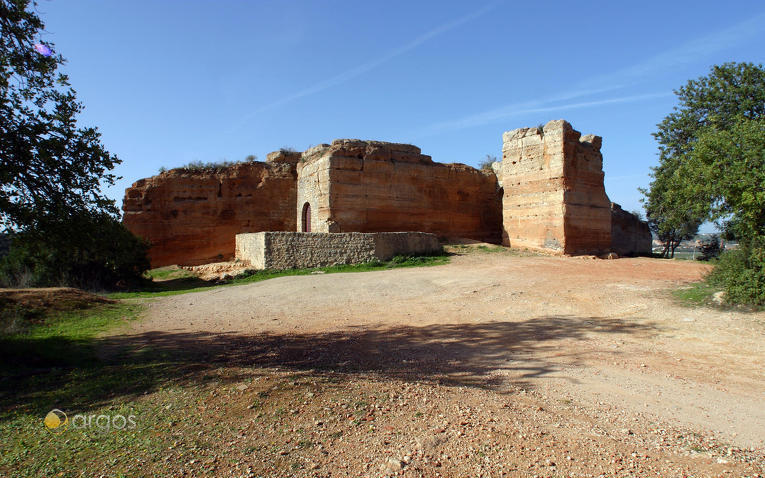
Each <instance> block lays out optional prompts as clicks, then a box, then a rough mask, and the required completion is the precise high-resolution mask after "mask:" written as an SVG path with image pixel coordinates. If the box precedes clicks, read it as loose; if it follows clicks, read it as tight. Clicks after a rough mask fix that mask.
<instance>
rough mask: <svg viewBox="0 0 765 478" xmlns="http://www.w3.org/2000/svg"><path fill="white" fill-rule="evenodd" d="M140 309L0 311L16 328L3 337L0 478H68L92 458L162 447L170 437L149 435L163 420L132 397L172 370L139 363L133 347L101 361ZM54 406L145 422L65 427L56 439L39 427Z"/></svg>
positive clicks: (154, 362)
mask: <svg viewBox="0 0 765 478" xmlns="http://www.w3.org/2000/svg"><path fill="white" fill-rule="evenodd" d="M138 311H139V307H138V306H136V305H130V304H124V303H117V304H96V305H93V306H92V307H86V308H84V309H71V310H59V311H46V310H29V309H20V308H16V307H4V308H3V309H2V311H0V320H1V321H2V323H3V324H5V325H7V324H8V323H9V322H13V323H14V326H13V327H7V326H4V327H3V328H2V332H1V333H0V435H2V436H3V440H2V443H0V475H3V476H30V477H31V476H54V475H55V476H64V475H66V476H69V475H68V474H69V473H73V470H75V469H82V470H84V469H86V467H87V466H88V461H89V460H90V459H91V458H92V457H93V456H94V455H97V454H102V455H101V456H102V457H106V459H108V460H109V461H110V462H111V465H112V466H113V465H114V464H116V463H118V462H123V463H128V462H133V463H134V459H133V458H132V457H133V456H135V455H136V454H145V453H146V454H151V453H156V452H158V451H159V450H161V449H163V448H165V449H166V447H167V443H166V440H168V439H169V438H170V437H169V436H162V437H158V436H157V434H155V433H148V432H147V431H148V430H150V429H151V428H150V427H152V426H153V427H155V428H157V429H158V428H159V427H161V426H163V425H164V426H166V425H167V423H166V421H165V420H164V419H162V418H160V417H162V415H161V413H159V411H158V410H156V409H152V408H151V407H149V406H147V405H145V404H142V403H141V402H140V401H137V399H138V398H139V397H141V396H142V394H143V393H144V392H145V391H149V390H154V389H155V388H157V387H160V386H161V384H162V383H163V382H164V380H165V379H166V378H167V377H169V376H170V375H171V374H170V372H171V371H172V370H174V369H175V368H176V365H175V364H172V363H168V362H167V361H166V360H163V359H162V358H161V357H152V359H151V360H145V359H144V360H141V359H140V356H141V352H139V351H138V349H137V348H134V349H135V350H133V351H132V352H131V353H130V354H128V355H125V356H123V357H119V358H118V359H117V360H107V359H103V358H101V357H99V349H98V347H99V346H100V345H104V342H103V339H102V338H101V336H102V335H103V334H104V333H105V332H108V331H113V330H114V329H115V328H118V327H120V326H121V325H123V324H126V323H127V322H129V321H130V320H133V319H134V318H135V317H136V316H137V313H138ZM136 354H138V355H136ZM145 354H146V352H143V355H145ZM54 408H57V409H61V410H65V411H66V413H68V414H69V415H70V416H69V419H70V420H71V418H72V415H73V414H74V413H82V414H92V415H102V414H106V415H109V416H113V415H115V414H122V415H124V416H127V415H131V414H132V415H136V416H140V418H141V420H143V423H142V427H141V429H139V430H127V431H125V432H120V433H117V432H115V431H114V430H112V431H111V432H110V431H104V430H102V429H99V428H96V427H93V428H90V429H85V430H77V429H73V428H72V426H71V424H70V425H69V426H68V428H67V429H66V431H64V432H63V433H62V434H61V435H56V434H55V433H54V432H51V431H49V430H46V428H45V427H44V426H43V417H44V416H45V415H46V414H47V412H49V411H50V410H52V409H54ZM154 408H158V407H154ZM57 439H60V440H59V441H58V442H57V441H56V440H57ZM107 466H109V465H108V464H107ZM115 476H118V475H115ZM125 476H127V475H125Z"/></svg>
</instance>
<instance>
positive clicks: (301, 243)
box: [236, 232, 441, 269]
mask: <svg viewBox="0 0 765 478" xmlns="http://www.w3.org/2000/svg"><path fill="white" fill-rule="evenodd" d="M439 251H441V245H440V244H439V242H438V238H437V237H436V236H435V235H434V234H426V233H421V232H392V233H366V234H365V233H358V232H351V233H338V234H328V233H303V232H258V233H251V234H238V235H237V236H236V258H237V259H238V260H240V261H242V262H245V263H249V264H250V265H252V266H253V267H254V268H256V269H305V268H312V267H324V266H331V265H336V264H362V263H365V262H371V261H374V260H380V261H387V260H390V259H391V258H393V257H394V256H396V255H423V254H432V253H435V252H439Z"/></svg>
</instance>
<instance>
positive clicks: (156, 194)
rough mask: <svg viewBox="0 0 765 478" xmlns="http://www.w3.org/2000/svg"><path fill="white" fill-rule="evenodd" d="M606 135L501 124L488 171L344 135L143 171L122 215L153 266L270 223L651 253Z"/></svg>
mask: <svg viewBox="0 0 765 478" xmlns="http://www.w3.org/2000/svg"><path fill="white" fill-rule="evenodd" d="M601 145H602V139H601V138H600V137H599V136H595V135H590V134H588V135H582V134H580V133H579V132H578V131H576V130H574V128H573V127H572V126H571V125H570V124H569V123H567V122H566V121H563V120H557V121H550V122H549V123H547V124H546V125H544V126H543V127H536V128H519V129H516V130H512V131H508V132H506V133H504V135H503V147H502V161H498V162H495V163H494V164H492V168H491V170H489V171H484V170H478V169H476V168H473V167H471V166H468V165H465V164H461V163H452V164H445V163H439V162H436V161H433V159H432V158H431V157H430V156H428V155H425V154H422V151H421V150H420V148H418V147H417V146H414V145H411V144H401V143H389V142H384V141H368V140H359V139H336V140H334V141H332V142H331V143H329V144H320V145H317V146H314V147H312V148H310V149H308V150H306V151H303V152H297V151H290V150H280V151H275V152H273V153H269V154H268V156H267V157H266V161H265V162H247V163H241V164H236V165H233V166H229V167H225V168H212V169H210V168H207V169H197V170H189V169H183V168H178V169H173V170H171V171H167V172H164V173H162V174H159V175H157V176H153V177H151V178H147V179H141V180H139V181H136V182H135V183H134V184H133V185H132V186H131V187H130V188H128V189H127V190H126V191H125V199H124V202H123V210H124V212H125V214H124V223H125V225H126V226H127V227H128V229H130V230H131V231H132V232H133V233H135V234H137V235H138V236H141V237H143V238H145V239H147V240H148V241H149V242H150V243H151V250H150V257H151V261H152V265H153V266H154V267H157V266H162V265H169V264H201V263H205V262H213V261H220V260H228V259H231V258H232V257H233V256H234V249H235V239H234V238H235V236H236V235H237V234H239V233H249V232H261V231H298V232H324V233H330V232H331V233H338V232H343V233H345V232H364V233H373V232H374V233H377V232H398V231H420V232H426V233H432V234H435V235H437V236H438V237H440V238H456V237H460V238H470V239H476V240H480V241H486V242H494V243H500V242H502V243H504V244H505V245H509V246H512V247H526V248H531V249H541V250H546V251H552V252H557V253H560V254H601V253H604V252H609V251H612V250H617V249H618V252H619V254H620V255H627V254H634V253H646V252H649V251H650V232H649V231H648V229H647V226H645V223H643V222H642V221H640V220H639V218H637V217H635V216H634V215H631V214H630V213H626V212H624V211H622V210H621V208H618V206H616V207H612V205H611V202H610V200H609V199H608V196H607V195H606V192H605V189H604V187H603V156H602V154H601V152H600V149H601ZM646 244H648V250H646V246H645V245H646Z"/></svg>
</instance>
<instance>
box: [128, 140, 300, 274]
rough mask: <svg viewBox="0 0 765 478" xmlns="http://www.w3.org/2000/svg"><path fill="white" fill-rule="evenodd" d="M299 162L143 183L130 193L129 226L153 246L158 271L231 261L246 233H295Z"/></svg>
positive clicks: (275, 161) (281, 159)
mask: <svg viewBox="0 0 765 478" xmlns="http://www.w3.org/2000/svg"><path fill="white" fill-rule="evenodd" d="M298 159H299V154H298V155H297V156H296V155H295V154H272V155H269V161H268V162H267V163H261V162H251V163H241V164H237V165H234V166H231V167H228V168H223V169H221V170H185V169H174V170H171V171H167V172H165V173H162V174H159V175H157V176H153V177H151V178H147V179H141V180H139V181H137V182H135V183H134V184H133V185H132V187H130V188H128V189H127V190H126V191H125V198H124V200H123V206H122V207H123V210H124V216H123V222H124V224H125V226H126V227H127V228H128V229H129V230H130V231H132V232H133V233H134V234H136V235H138V236H140V237H143V238H144V239H147V240H148V241H149V242H150V243H151V249H150V251H149V256H150V259H151V264H152V267H160V266H165V265H170V264H184V265H195V264H204V263H208V262H217V261H221V260H228V259H231V258H232V257H233V256H234V246H235V236H236V234H238V233H240V232H256V231H268V230H294V229H295V216H294V214H293V210H294V207H295V199H296V190H297V188H296V176H297V174H296V171H295V163H296V162H297V160H298Z"/></svg>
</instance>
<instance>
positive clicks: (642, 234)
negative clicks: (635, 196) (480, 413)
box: [611, 203, 652, 256]
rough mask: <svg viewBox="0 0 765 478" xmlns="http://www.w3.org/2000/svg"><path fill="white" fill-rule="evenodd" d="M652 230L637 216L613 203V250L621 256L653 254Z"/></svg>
mask: <svg viewBox="0 0 765 478" xmlns="http://www.w3.org/2000/svg"><path fill="white" fill-rule="evenodd" d="M651 239H652V238H651V230H650V229H649V228H648V224H646V223H645V222H644V221H641V220H640V218H639V217H637V216H636V215H634V214H632V213H630V212H627V211H625V210H624V209H622V208H621V206H619V205H618V204H616V203H611V250H612V251H614V252H616V253H617V254H619V255H620V256H638V255H650V254H651Z"/></svg>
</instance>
